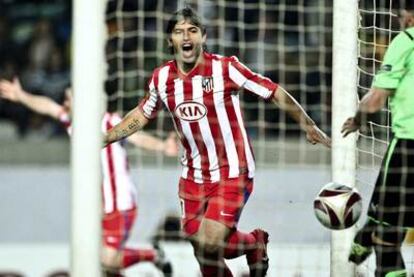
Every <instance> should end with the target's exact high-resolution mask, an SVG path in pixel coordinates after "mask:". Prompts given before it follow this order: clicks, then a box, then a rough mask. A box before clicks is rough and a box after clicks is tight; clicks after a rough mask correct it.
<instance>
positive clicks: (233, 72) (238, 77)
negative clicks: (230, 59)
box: [229, 64, 247, 87]
mask: <svg viewBox="0 0 414 277" xmlns="http://www.w3.org/2000/svg"><path fill="white" fill-rule="evenodd" d="M229 77H230V79H231V80H232V81H233V82H235V83H236V84H237V85H238V86H240V87H242V86H244V83H246V81H247V78H246V77H244V75H243V74H241V72H240V71H238V70H237V69H236V68H235V67H234V66H233V65H231V64H229Z"/></svg>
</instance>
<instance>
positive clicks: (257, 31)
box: [106, 0, 332, 276]
mask: <svg viewBox="0 0 414 277" xmlns="http://www.w3.org/2000/svg"><path fill="white" fill-rule="evenodd" d="M185 5H189V6H191V7H192V8H194V9H195V10H196V11H197V13H198V14H199V15H200V16H201V17H202V19H203V22H204V24H205V26H206V27H207V49H208V51H210V52H212V53H217V54H220V55H225V56H231V55H235V56H237V57H238V59H239V60H240V61H241V62H243V63H244V64H246V65H247V66H248V67H249V68H250V69H252V70H253V71H255V72H258V73H260V74H262V75H264V76H266V77H269V78H271V79H272V80H273V81H275V82H277V83H279V84H281V85H282V86H283V87H284V88H285V89H286V90H287V91H289V92H290V93H291V94H292V95H293V96H294V97H295V98H296V99H297V100H298V101H299V102H300V103H301V104H302V106H303V107H304V108H305V109H306V111H307V112H308V113H309V114H310V116H311V117H312V118H313V119H314V120H315V121H316V122H317V123H318V125H319V126H320V127H321V128H322V129H323V130H325V131H326V132H328V133H329V131H330V117H331V115H330V98H331V96H330V95H331V94H330V87H331V62H332V61H331V56H332V49H331V43H332V41H331V40H332V6H331V5H332V3H330V2H329V1H328V2H327V1H322V0H306V1H305V0H295V1H292V0H259V1H241V0H239V1H235V0H226V1H224V0H219V1H210V0H206V1H201V0H200V1H195V0H192V1H185V2H184V1H166V0H164V1H163V0H158V1H126V0H117V1H115V0H113V1H109V2H108V8H107V25H108V31H109V36H108V42H107V45H106V49H107V62H108V65H109V66H108V79H107V82H106V92H107V95H108V100H109V108H110V109H113V110H117V111H118V112H120V113H121V114H125V113H126V112H128V111H129V110H131V109H132V108H134V107H135V106H136V105H137V102H138V101H139V99H141V98H142V97H143V96H144V94H145V89H146V87H147V82H148V79H149V78H150V76H151V74H152V71H153V70H154V68H156V67H158V66H160V65H161V64H163V63H164V62H165V61H167V60H170V59H172V56H171V55H170V54H169V53H168V49H167V43H166V39H167V37H166V34H165V27H166V23H167V21H168V19H169V18H170V16H171V14H172V12H174V11H176V10H177V9H178V8H182V7H184V6H185ZM240 100H241V101H240V102H241V105H242V109H243V116H244V120H245V126H246V128H247V132H248V134H249V136H250V138H251V140H252V143H253V148H254V151H255V159H256V162H257V166H258V168H259V169H261V170H262V171H261V172H260V173H258V174H257V178H255V183H257V184H260V186H259V185H258V186H257V187H255V192H254V193H255V195H254V197H251V199H250V200H249V203H248V205H249V207H248V209H245V210H244V211H243V216H242V217H241V222H240V227H241V228H242V229H243V230H252V229H253V228H256V227H257V226H255V225H256V224H258V222H260V224H262V227H263V228H265V229H266V230H268V231H269V233H271V239H270V240H271V242H270V244H269V256H270V268H269V272H268V276H279V275H281V276H282V275H289V276H299V275H301V276H302V275H303V274H305V275H306V276H329V243H328V241H329V232H328V231H327V230H323V229H322V227H321V226H320V225H319V223H318V222H317V221H316V219H315V218H314V215H313V211H312V201H313V198H314V196H315V195H316V193H317V191H318V190H319V189H320V187H321V186H322V184H324V183H326V182H327V181H328V178H329V177H328V175H329V172H328V169H329V158H330V153H329V152H328V151H326V150H325V149H323V147H312V146H310V145H309V144H307V142H306V139H305V137H304V133H303V132H300V131H299V126H298V125H297V124H296V123H295V122H293V121H292V120H291V119H290V118H289V117H288V116H287V115H286V114H285V113H283V112H281V111H280V110H279V109H275V107H274V105H273V104H272V103H266V102H264V101H261V100H258V99H257V97H255V96H252V95H251V94H248V93H240ZM147 127H148V128H147ZM147 127H146V130H148V131H149V132H151V133H154V134H156V135H159V136H164V137H165V136H166V132H168V131H169V130H170V129H171V128H172V123H171V120H170V119H169V115H168V113H167V112H166V111H161V112H160V113H159V114H158V116H157V118H156V119H155V120H153V121H152V122H151V123H150V125H149V126H147ZM129 153H130V157H131V159H132V160H134V159H136V160H137V162H138V164H139V165H142V164H145V165H148V161H154V162H155V166H156V168H158V169H160V168H163V169H164V168H165V167H164V165H166V164H167V161H166V158H165V157H164V156H162V155H155V156H154V155H152V154H149V153H145V152H142V151H140V150H136V149H130V151H129ZM290 166H294V167H296V168H295V170H291V169H289V167H290ZM276 167H277V168H278V169H280V168H287V169H286V170H284V171H283V172H275V168H276ZM298 167H300V169H299V168H298ZM307 167H312V169H308V168H307ZM266 168H268V169H269V170H268V171H266V170H264V169H266ZM315 168H317V170H315ZM298 169H299V170H301V171H300V172H298ZM140 172H141V171H140ZM145 172H148V171H142V173H140V174H139V176H138V178H137V180H139V183H138V185H139V186H140V185H142V186H146V184H147V183H151V184H152V183H157V182H155V181H154V180H153V179H151V180H150V179H146V178H145V174H146V173H145ZM177 174H179V173H177ZM177 174H175V175H177ZM305 176H306V177H305ZM153 178H155V177H154V176H153ZM304 179H305V180H308V181H303V180H304ZM276 180H280V181H277V184H275V183H276ZM282 180H283V181H282ZM173 182H174V184H175V182H176V181H175V180H174V181H173ZM280 186H289V187H290V189H289V190H283V192H281V189H280ZM303 186H306V187H307V188H306V189H303ZM154 189H155V190H157V195H159V199H158V201H160V204H159V209H160V210H161V207H164V206H166V205H168V204H167V203H169V202H170V201H169V200H171V199H170V198H168V199H167V198H162V197H163V195H165V193H164V194H163V191H165V190H166V189H165V186H160V187H159V188H155V186H154ZM146 191H147V189H143V190H141V191H140V193H141V194H143V193H145V192H146ZM298 192H299V193H298ZM149 197H151V195H150V196H149ZM168 197H176V195H175V194H173V196H171V195H170V196H168ZM143 198H144V196H142V197H141V199H140V201H142V200H143ZM144 205H145V202H144ZM144 205H142V206H140V207H142V209H141V211H144V212H143V214H144V215H143V216H142V218H140V219H139V221H140V223H138V224H137V233H138V234H139V236H140V237H145V235H146V234H147V233H148V229H151V228H149V227H148V225H146V224H145V222H146V221H145V220H146V219H145V217H146V216H147V215H149V214H150V213H151V216H152V217H157V216H158V214H156V213H155V211H156V210H155V209H154V208H152V210H151V211H148V210H147V211H148V213H146V212H145V210H144V209H145V207H143V206H144ZM275 211H278V212H277V213H275ZM291 218H297V220H293V221H292V220H291ZM300 223H301V224H300ZM303 225H306V226H307V228H309V229H308V230H307V231H305V232H303V228H302V227H303ZM280 226H283V228H280ZM166 250H167V254H169V253H168V251H172V252H171V253H172V254H171V255H168V256H170V257H173V263H175V268H176V269H177V270H178V272H177V276H180V270H181V269H185V270H186V271H185V272H183V273H182V274H183V275H187V274H189V273H187V272H190V271H191V272H194V276H196V275H197V274H198V273H197V272H198V271H199V270H198V266H197V264H195V259H194V257H193V253H192V251H191V250H189V251H188V249H187V250H186V249H183V248H181V247H178V248H176V246H173V248H166ZM174 258H176V259H174ZM230 267H231V269H232V271H233V273H234V274H236V276H239V275H242V274H246V272H248V269H247V266H246V261H245V259H244V258H242V260H240V259H236V260H235V261H231V262H230ZM305 275H304V276H305Z"/></svg>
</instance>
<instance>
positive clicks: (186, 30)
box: [169, 20, 206, 64]
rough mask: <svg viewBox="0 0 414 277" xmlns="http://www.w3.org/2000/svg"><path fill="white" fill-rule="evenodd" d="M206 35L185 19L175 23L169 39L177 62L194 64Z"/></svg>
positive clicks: (201, 49)
mask: <svg viewBox="0 0 414 277" xmlns="http://www.w3.org/2000/svg"><path fill="white" fill-rule="evenodd" d="M205 41H206V36H205V35H203V34H202V32H201V29H200V28H199V27H197V26H195V25H193V24H191V22H189V21H187V20H182V21H179V22H177V24H175V27H174V29H173V31H172V33H171V37H170V40H169V43H170V45H171V46H172V47H173V48H174V54H175V59H176V60H177V62H179V63H185V64H195V63H196V62H197V59H198V58H199V57H200V54H201V53H202V51H203V44H204V43H205Z"/></svg>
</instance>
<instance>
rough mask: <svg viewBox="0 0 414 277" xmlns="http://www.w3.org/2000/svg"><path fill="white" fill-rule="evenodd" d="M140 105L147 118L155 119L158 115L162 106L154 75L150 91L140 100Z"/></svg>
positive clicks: (149, 87)
mask: <svg viewBox="0 0 414 277" xmlns="http://www.w3.org/2000/svg"><path fill="white" fill-rule="evenodd" d="M138 106H139V108H140V109H141V111H142V112H143V114H144V116H145V117H146V118H148V119H153V118H155V117H156V116H157V113H158V110H159V109H160V107H161V99H160V95H159V93H158V91H157V89H156V86H155V82H154V75H153V77H152V78H151V81H150V83H149V86H148V93H147V94H146V95H145V97H144V98H143V99H142V100H141V101H140V103H139V104H138Z"/></svg>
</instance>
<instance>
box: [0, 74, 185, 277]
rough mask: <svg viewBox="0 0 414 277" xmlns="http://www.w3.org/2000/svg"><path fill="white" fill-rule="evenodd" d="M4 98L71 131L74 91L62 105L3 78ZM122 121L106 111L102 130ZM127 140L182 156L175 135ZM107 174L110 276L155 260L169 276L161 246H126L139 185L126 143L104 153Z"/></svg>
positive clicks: (138, 136) (106, 260) (107, 266)
mask: <svg viewBox="0 0 414 277" xmlns="http://www.w3.org/2000/svg"><path fill="white" fill-rule="evenodd" d="M0 97H2V98H5V99H7V100H10V101H12V102H15V103H20V104H22V105H24V106H26V107H27V108H29V109H30V110H33V111H34V112H37V113H39V114H43V115H46V116H49V117H51V118H53V119H55V120H58V121H60V122H61V123H62V124H64V126H65V127H66V128H67V130H68V132H69V133H70V129H71V116H70V113H71V104H72V100H71V97H72V95H71V93H70V91H69V90H67V92H66V98H65V101H64V103H63V104H62V105H60V104H58V103H56V102H54V101H53V100H51V99H50V98H48V97H45V96H38V95H33V94H30V93H28V92H26V91H24V90H23V89H22V87H21V85H20V82H19V80H18V79H17V78H15V79H14V80H13V81H12V82H10V81H7V80H4V79H3V80H0ZM120 121H121V117H120V116H119V115H118V114H117V113H114V112H106V113H105V114H104V116H103V120H102V131H103V132H106V131H107V130H109V129H111V128H112V127H113V126H114V125H115V124H117V123H118V122H120ZM127 141H129V142H130V143H132V144H134V145H135V146H137V147H141V148H143V149H147V150H152V151H158V152H163V153H164V154H165V155H167V156H177V155H178V145H177V143H176V138H175V135H174V134H172V135H170V136H169V137H168V138H167V139H166V140H165V141H162V140H160V139H158V138H156V137H153V136H151V135H149V134H146V133H144V132H138V133H135V134H134V135H132V136H130V137H129V138H128V139H127ZM101 163H102V173H103V190H102V193H103V200H104V201H103V209H104V216H103V219H102V227H103V250H102V259H101V261H102V265H103V266H104V268H105V270H106V273H107V275H108V276H118V274H120V273H119V270H120V269H123V268H126V267H129V266H131V265H134V264H136V263H138V262H142V261H148V262H153V263H154V264H155V265H156V266H157V267H158V268H159V269H161V270H162V271H163V272H164V273H165V274H166V275H171V271H172V268H171V265H170V263H169V262H167V261H166V260H165V258H164V257H163V253H162V251H161V250H159V249H158V250H157V249H131V248H127V247H126V246H125V244H126V241H127V239H128V236H129V233H130V230H131V228H132V226H133V223H134V220H135V217H136V214H137V204H136V198H137V195H136V188H135V184H134V183H133V182H132V179H131V176H130V173H129V165H128V159H127V153H126V149H125V148H124V143H123V142H118V143H115V144H111V145H108V147H106V148H105V149H103V150H102V153H101Z"/></svg>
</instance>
